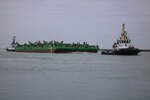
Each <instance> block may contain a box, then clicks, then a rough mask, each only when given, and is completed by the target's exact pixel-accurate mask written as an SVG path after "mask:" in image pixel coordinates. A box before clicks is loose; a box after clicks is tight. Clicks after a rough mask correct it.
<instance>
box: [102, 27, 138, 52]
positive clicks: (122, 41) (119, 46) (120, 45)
mask: <svg viewBox="0 0 150 100" xmlns="http://www.w3.org/2000/svg"><path fill="white" fill-rule="evenodd" d="M112 48H113V49H109V50H108V49H107V50H103V51H102V52H101V54H105V55H138V53H139V52H140V50H139V49H138V48H135V47H134V46H133V44H132V42H131V40H130V38H129V37H128V35H127V32H126V31H125V24H122V32H121V36H120V38H119V39H118V40H117V41H116V42H115V43H114V44H113V46H112Z"/></svg>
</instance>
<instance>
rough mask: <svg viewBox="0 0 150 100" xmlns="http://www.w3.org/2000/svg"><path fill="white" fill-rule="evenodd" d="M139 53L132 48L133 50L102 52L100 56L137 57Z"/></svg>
mask: <svg viewBox="0 0 150 100" xmlns="http://www.w3.org/2000/svg"><path fill="white" fill-rule="evenodd" d="M139 52H140V50H139V49H137V48H134V49H129V48H128V49H118V50H115V49H114V50H103V51H102V52H101V54H104V55H138V53H139Z"/></svg>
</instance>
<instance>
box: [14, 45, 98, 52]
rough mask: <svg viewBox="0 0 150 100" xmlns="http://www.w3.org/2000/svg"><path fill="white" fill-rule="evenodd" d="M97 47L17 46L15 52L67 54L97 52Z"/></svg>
mask: <svg viewBox="0 0 150 100" xmlns="http://www.w3.org/2000/svg"><path fill="white" fill-rule="evenodd" d="M98 50H99V48H98V47H97V46H66V45H62V46H17V47H16V48H15V51H16V52H41V53H69V52H98Z"/></svg>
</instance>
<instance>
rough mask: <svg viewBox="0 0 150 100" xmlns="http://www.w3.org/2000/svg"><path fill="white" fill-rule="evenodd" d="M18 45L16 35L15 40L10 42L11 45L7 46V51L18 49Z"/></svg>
mask: <svg viewBox="0 0 150 100" xmlns="http://www.w3.org/2000/svg"><path fill="white" fill-rule="evenodd" d="M16 46H17V42H16V37H15V36H13V40H12V43H11V44H10V46H9V47H8V48H6V51H12V52H14V51H16V50H15V48H16Z"/></svg>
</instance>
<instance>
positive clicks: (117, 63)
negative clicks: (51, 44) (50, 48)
mask: <svg viewBox="0 0 150 100" xmlns="http://www.w3.org/2000/svg"><path fill="white" fill-rule="evenodd" d="M0 100H150V53H140V55H139V56H107V55H101V54H100V53H68V54H50V53H15V52H5V51H4V50H0Z"/></svg>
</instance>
